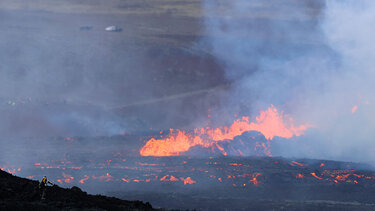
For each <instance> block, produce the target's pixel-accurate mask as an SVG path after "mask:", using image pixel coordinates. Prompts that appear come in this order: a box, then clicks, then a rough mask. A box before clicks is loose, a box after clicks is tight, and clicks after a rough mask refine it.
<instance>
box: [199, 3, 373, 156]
mask: <svg viewBox="0 0 375 211" xmlns="http://www.w3.org/2000/svg"><path fill="white" fill-rule="evenodd" d="M284 3H285V4H284ZM284 3H280V2H277V3H276V1H245V0H237V1H230V2H228V1H209V0H207V1H205V2H204V11H205V12H206V13H207V16H208V17H207V18H206V20H205V24H206V28H207V33H208V38H206V39H205V40H204V42H207V43H209V46H210V47H211V48H212V51H213V53H214V55H215V56H216V58H217V59H218V60H220V61H222V63H223V64H224V65H225V67H226V76H227V78H228V79H229V80H232V81H233V89H232V92H231V93H230V94H228V96H230V98H229V99H228V101H229V102H228V104H227V106H228V107H231V108H233V105H241V106H245V107H246V108H247V110H248V112H249V113H250V114H251V115H252V116H255V115H256V114H257V112H259V110H260V109H264V108H266V107H267V106H269V105H270V104H273V105H275V106H276V107H279V108H280V109H281V110H284V111H285V112H286V113H289V114H291V115H292V117H293V118H294V119H295V121H296V122H298V123H308V124H310V125H311V126H312V127H311V129H310V130H309V131H308V132H307V134H306V135H305V136H303V137H301V138H299V139H298V140H296V141H292V142H291V143H290V144H285V145H283V146H280V147H278V149H275V151H274V152H276V154H280V155H284V156H310V157H314V158H326V159H340V160H352V161H365V162H372V160H373V158H374V156H375V153H374V149H375V142H374V141H373V139H374V137H375V132H374V131H373V128H374V126H375V124H374V123H375V122H374V118H373V117H374V115H373V114H374V106H373V104H374V103H375V102H374V97H373V94H372V93H373V91H374V90H375V87H374V86H375V85H374V83H373V78H374V71H373V70H372V68H373V67H374V61H375V60H374V58H373V57H374V56H375V55H374V53H373V51H372V49H373V47H374V46H373V42H372V37H373V36H374V35H375V30H374V28H373V27H371V25H372V23H373V22H374V19H375V16H374V15H373V12H372V11H373V9H374V7H375V3H374V2H372V1H369V0H367V1H360V2H359V1H350V0H347V1H285V2H284ZM276 145H277V143H276Z"/></svg>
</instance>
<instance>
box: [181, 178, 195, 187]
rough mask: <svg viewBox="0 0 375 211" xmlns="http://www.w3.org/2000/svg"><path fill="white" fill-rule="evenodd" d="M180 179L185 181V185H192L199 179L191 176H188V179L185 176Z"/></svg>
mask: <svg viewBox="0 0 375 211" xmlns="http://www.w3.org/2000/svg"><path fill="white" fill-rule="evenodd" d="M180 179H181V180H182V181H184V185H186V184H189V185H191V184H194V183H196V182H197V181H194V180H192V179H191V177H186V179H184V178H183V177H180Z"/></svg>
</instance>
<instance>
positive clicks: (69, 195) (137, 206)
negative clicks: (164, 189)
mask: <svg viewBox="0 0 375 211" xmlns="http://www.w3.org/2000/svg"><path fill="white" fill-rule="evenodd" d="M0 187H1V188H0V210H155V209H153V208H152V206H151V205H150V204H149V203H143V202H141V201H125V200H120V199H117V198H114V197H106V196H101V195H90V194H87V193H86V192H84V191H82V190H81V189H80V188H78V187H72V188H70V189H65V188H61V187H59V186H57V185H54V186H52V187H49V188H48V189H47V196H46V199H45V200H43V201H42V200H40V197H39V190H38V182H37V181H33V180H29V179H24V178H20V177H16V176H13V175H11V174H9V173H6V172H4V171H0Z"/></svg>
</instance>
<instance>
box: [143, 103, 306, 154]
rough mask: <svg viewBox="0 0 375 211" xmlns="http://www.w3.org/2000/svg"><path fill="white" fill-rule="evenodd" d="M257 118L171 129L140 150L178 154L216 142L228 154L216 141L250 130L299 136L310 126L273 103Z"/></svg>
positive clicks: (268, 133)
mask: <svg viewBox="0 0 375 211" xmlns="http://www.w3.org/2000/svg"><path fill="white" fill-rule="evenodd" d="M255 120H256V121H255V122H250V119H249V117H242V118H240V119H237V120H235V121H234V122H233V124H232V125H231V126H229V127H227V126H224V127H220V128H216V129H214V128H210V127H207V128H197V129H195V130H194V132H191V133H189V132H187V131H181V130H173V129H170V133H169V134H168V135H167V136H166V137H165V138H164V139H155V138H152V139H150V140H149V141H148V142H147V143H146V144H145V145H144V146H143V147H142V148H141V150H140V154H141V155H142V156H157V157H159V156H178V155H181V154H182V153H184V152H187V151H188V150H189V149H190V148H191V147H194V146H203V147H206V148H208V147H212V146H215V147H217V149H219V150H220V151H221V152H222V154H223V155H227V152H225V150H224V148H223V147H221V146H220V145H218V144H217V142H220V141H224V140H233V139H234V137H236V136H240V135H242V134H243V133H244V132H247V131H259V132H261V133H262V134H263V135H264V136H265V137H266V139H267V140H272V139H273V138H274V137H275V136H279V137H283V138H291V137H293V136H300V135H302V134H303V133H304V131H305V130H306V129H307V127H308V126H307V125H300V126H298V127H295V126H294V125H293V119H292V118H291V117H289V116H287V115H283V113H282V112H281V113H279V112H278V110H277V109H276V108H275V107H274V106H271V107H269V108H268V109H267V110H266V111H261V112H260V115H259V116H257V117H256V119H255Z"/></svg>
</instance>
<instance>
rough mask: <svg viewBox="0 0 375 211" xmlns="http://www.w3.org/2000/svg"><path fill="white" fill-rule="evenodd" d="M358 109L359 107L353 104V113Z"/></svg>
mask: <svg viewBox="0 0 375 211" xmlns="http://www.w3.org/2000/svg"><path fill="white" fill-rule="evenodd" d="M357 109H358V106H357V105H355V106H353V108H352V114H354V113H355V112H356V111H357Z"/></svg>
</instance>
